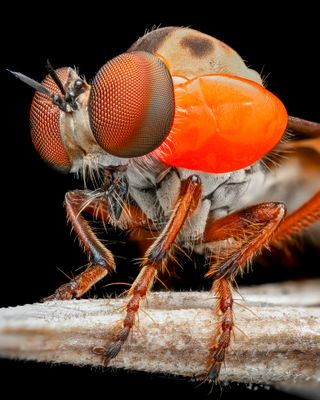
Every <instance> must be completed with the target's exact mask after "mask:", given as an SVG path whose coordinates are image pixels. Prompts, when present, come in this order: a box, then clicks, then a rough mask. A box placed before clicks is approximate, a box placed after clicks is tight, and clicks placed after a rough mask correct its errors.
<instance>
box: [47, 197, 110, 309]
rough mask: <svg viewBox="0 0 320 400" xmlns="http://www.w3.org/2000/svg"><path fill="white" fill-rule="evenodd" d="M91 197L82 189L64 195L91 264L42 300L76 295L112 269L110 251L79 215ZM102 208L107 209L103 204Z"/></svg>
mask: <svg viewBox="0 0 320 400" xmlns="http://www.w3.org/2000/svg"><path fill="white" fill-rule="evenodd" d="M91 198H92V194H91V193H90V192H86V191H81V190H74V191H70V192H68V193H67V194H66V196H65V208H66V212H67V217H68V219H69V221H70V223H71V225H72V228H73V230H74V231H75V233H76V235H77V237H78V239H79V242H80V244H81V245H82V247H83V249H84V251H85V252H86V253H88V257H89V260H90V262H91V265H90V266H89V267H88V268H87V269H86V270H85V271H84V272H82V273H81V274H79V275H77V276H75V277H74V278H73V279H71V280H70V282H69V283H66V284H64V285H62V286H60V287H59V288H58V289H57V290H56V291H55V292H54V294H53V295H51V296H49V297H46V298H45V299H44V300H45V301H47V300H68V299H72V298H73V297H76V298H79V297H81V296H82V295H83V294H84V293H86V292H87V291H88V290H89V289H90V288H91V287H92V286H93V285H94V284H95V283H97V282H98V281H99V280H101V279H102V278H104V277H105V276H106V275H107V274H108V273H109V272H111V271H114V270H115V262H114V258H113V255H112V253H111V252H110V251H109V250H108V249H107V248H106V247H105V246H104V245H103V244H102V243H101V242H100V240H99V239H98V238H97V236H96V235H95V233H94V232H93V230H92V228H91V227H90V225H89V223H88V222H87V221H86V220H85V218H84V217H83V216H82V215H81V213H82V212H83V211H84V210H86V202H88V204H89V205H91V207H93V205H92V202H91ZM101 201H102V200H101ZM104 211H105V212H106V211H107V208H106V207H104Z"/></svg>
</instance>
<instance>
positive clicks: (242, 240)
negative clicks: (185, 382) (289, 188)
mask: <svg viewBox="0 0 320 400" xmlns="http://www.w3.org/2000/svg"><path fill="white" fill-rule="evenodd" d="M284 216H285V206H284V205H283V204H282V203H262V204H258V205H255V206H252V207H248V208H246V209H243V210H240V211H237V212H234V213H232V214H230V215H227V216H226V217H224V218H221V219H219V220H217V221H211V222H210V221H209V222H208V224H207V228H206V231H205V235H204V237H205V242H217V241H224V240H227V239H232V242H231V243H227V244H226V245H223V244H222V246H221V249H220V250H219V252H218V254H215V255H212V257H211V259H210V264H211V265H210V269H209V271H208V273H207V276H208V277H212V278H213V279H214V282H213V285H212V291H213V293H214V295H215V297H216V298H217V303H216V309H215V312H216V313H218V314H220V315H221V319H220V321H219V323H218V325H217V328H216V332H215V335H214V340H213V341H212V343H211V344H210V348H209V350H210V355H209V360H208V374H207V379H208V380H210V381H211V380H213V381H217V380H218V378H219V373H220V369H221V365H222V363H223V361H224V358H225V352H226V350H227V348H228V346H229V344H230V340H231V334H232V330H233V326H234V321H233V311H232V306H233V296H232V285H231V282H232V280H233V279H234V278H235V276H236V275H237V274H238V273H239V272H242V271H243V269H244V267H245V266H246V265H247V264H248V262H249V261H250V260H251V259H252V257H253V256H255V255H256V254H258V253H259V252H260V251H261V250H262V248H263V247H264V246H266V245H268V243H269V242H270V240H271V237H272V235H273V233H274V232H275V231H276V229H277V228H278V226H279V224H280V223H281V221H282V220H283V218H284Z"/></svg>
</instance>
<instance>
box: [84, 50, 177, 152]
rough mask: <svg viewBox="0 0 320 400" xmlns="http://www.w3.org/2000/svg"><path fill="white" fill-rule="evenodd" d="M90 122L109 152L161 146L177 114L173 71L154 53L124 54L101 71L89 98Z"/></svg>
mask: <svg viewBox="0 0 320 400" xmlns="http://www.w3.org/2000/svg"><path fill="white" fill-rule="evenodd" d="M89 117H90V125H91V129H92V132H93V134H94V137H95V139H96V140H97V142H98V143H99V145H100V146H101V147H102V148H103V149H104V150H106V151H107V152H108V153H110V154H112V155H115V156H118V157H125V158H130V157H139V156H143V155H145V154H148V153H150V152H151V151H152V150H154V149H155V148H157V147H158V146H159V145H160V144H161V143H162V142H163V141H164V139H165V138H166V137H167V135H168V134H169V131H170V128H171V125H172V122H173V117H174V92H173V83H172V78H171V75H170V73H169V71H168V69H167V67H166V66H165V65H164V63H163V62H162V61H161V60H160V59H159V58H158V57H156V56H154V55H152V54H150V53H146V52H142V51H138V52H132V53H125V54H121V55H120V56H118V57H116V58H114V59H112V60H111V61H109V62H108V63H107V64H105V65H104V66H103V67H102V68H101V69H100V71H99V72H98V73H97V75H96V77H95V79H94V82H93V84H92V88H91V93H90V99H89Z"/></svg>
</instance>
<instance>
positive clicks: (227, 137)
mask: <svg viewBox="0 0 320 400" xmlns="http://www.w3.org/2000/svg"><path fill="white" fill-rule="evenodd" d="M48 70H49V74H48V75H47V76H46V78H45V79H44V80H43V82H42V83H41V84H40V83H37V82H35V81H34V80H32V79H30V78H28V77H26V76H24V75H22V74H20V73H14V74H15V75H16V76H17V77H18V78H20V79H21V80H23V81H24V82H26V83H28V84H29V85H31V86H32V87H33V88H35V89H36V93H35V96H34V99H33V102H32V107H31V136H32V141H33V143H34V146H35V148H36V149H37V151H38V152H39V154H40V156H41V157H42V158H43V159H44V160H45V161H46V162H47V163H49V164H51V165H52V166H54V167H56V168H58V169H60V170H62V171H66V172H79V171H80V172H83V174H84V175H86V173H87V170H88V172H89V173H90V172H92V170H98V171H100V172H101V174H102V175H103V177H104V181H103V184H102V185H101V187H99V188H97V189H96V190H95V191H89V190H74V191H70V192H68V193H67V194H66V197H65V208H66V212H67V216H68V219H69V221H70V223H71V225H72V228H73V230H74V231H75V233H76V235H77V237H78V239H79V241H80V244H81V245H82V246H83V248H84V250H85V252H86V253H87V254H88V257H89V263H90V264H89V267H88V268H87V269H86V270H85V271H84V272H82V273H81V274H79V275H77V276H76V277H75V278H73V279H72V280H71V281H70V282H69V283H67V284H65V285H63V286H61V287H60V288H58V289H57V290H56V292H55V293H54V294H53V295H52V296H50V297H48V299H49V300H50V299H62V300H65V299H71V298H73V297H76V298H79V297H81V296H82V295H83V294H84V293H86V292H87V291H88V290H89V289H90V288H91V287H92V286H93V285H94V284H95V283H96V282H98V281H99V280H100V279H102V278H104V277H105V276H106V275H107V274H108V273H109V272H112V271H113V270H114V269H115V262H114V258H113V255H112V253H111V252H110V251H109V250H108V248H107V247H105V246H104V245H103V244H102V242H101V241H100V240H99V238H98V237H97V236H96V234H95V232H94V231H93V230H92V228H91V227H90V225H89V223H88V222H87V220H86V219H85V218H84V216H83V214H84V213H86V214H87V215H88V214H91V215H94V216H96V217H98V218H100V219H101V220H102V221H104V222H106V223H109V224H112V225H113V226H115V227H117V228H121V229H124V230H127V231H128V232H129V240H130V239H131V240H137V239H139V240H141V241H142V242H143V243H144V245H146V244H147V247H146V251H145V252H144V256H143V261H142V265H141V271H140V273H139V275H138V277H137V278H136V280H135V281H134V283H133V284H132V287H131V289H130V291H129V297H128V302H127V306H126V311H125V315H124V318H123V320H122V321H121V323H120V324H118V325H117V327H116V328H115V331H114V337H113V339H112V340H111V342H110V343H106V345H105V347H102V348H95V349H94V351H95V353H97V354H99V355H100V356H102V357H103V360H104V363H105V364H106V365H107V364H108V363H109V361H110V360H111V359H112V358H114V357H116V355H117V354H118V353H119V352H120V351H121V347H122V345H123V343H124V342H125V341H126V340H127V338H128V336H129V333H130V331H131V329H132V328H133V326H134V322H135V317H136V314H137V312H138V310H139V308H140V303H141V300H142V299H143V298H145V296H146V295H147V293H148V291H149V290H150V289H151V287H152V284H153V282H154V280H155V278H156V276H157V275H158V274H159V273H164V272H165V271H166V268H168V260H169V259H170V258H171V257H172V255H173V253H174V251H175V249H176V248H177V247H181V248H184V249H187V250H188V251H192V252H197V253H201V254H204V255H206V257H207V265H206V266H205V268H204V271H205V273H206V276H207V277H209V278H210V279H212V281H213V284H212V293H213V295H214V296H215V297H216V299H217V304H216V308H215V310H214V312H216V313H218V314H219V316H220V322H219V324H218V325H217V326H213V327H212V340H211V343H210V344H208V347H209V358H208V360H204V363H205V362H207V379H208V380H213V381H217V380H218V377H219V372H220V369H221V365H222V363H223V361H224V359H225V353H226V350H227V348H228V346H229V344H230V340H231V335H232V331H233V329H234V321H233V294H232V285H231V283H232V280H233V279H234V278H235V276H236V275H237V274H238V273H239V272H242V271H243V270H244V268H245V266H246V265H247V264H248V262H249V261H250V260H251V259H252V258H253V257H254V256H255V255H257V254H259V253H260V252H261V250H262V249H263V248H264V247H265V246H266V245H268V246H270V247H271V248H274V247H275V246H278V247H279V246H281V245H283V244H284V243H285V242H286V241H288V240H289V239H290V238H291V237H292V236H294V235H297V234H299V233H300V232H302V231H303V230H305V229H307V228H309V227H310V226H311V225H312V224H313V223H315V222H316V221H318V220H319V219H320V162H319V160H320V156H319V153H317V152H316V151H315V150H316V149H319V137H320V125H319V124H317V123H313V122H309V121H304V120H301V119H298V118H293V117H288V116H287V112H286V110H285V107H284V106H283V104H282V103H281V101H280V100H279V99H278V98H277V97H276V96H274V95H273V94H272V93H270V92H269V91H268V90H266V89H265V88H264V87H263V84H262V80H261V78H260V76H259V74H258V73H256V72H255V71H253V70H251V69H249V68H247V67H246V65H245V64H244V62H243V60H242V59H241V57H240V56H239V55H238V54H237V53H236V52H235V51H234V50H232V49H231V48H230V47H228V46H227V45H225V44H224V43H222V42H220V41H219V40H217V39H215V38H213V37H210V36H208V35H205V34H203V33H200V32H197V31H195V30H192V29H188V28H175V27H168V28H161V29H157V30H154V31H151V32H149V33H148V34H146V35H144V36H143V37H142V38H140V39H139V40H138V41H137V42H135V43H134V44H133V45H132V46H131V48H130V49H129V50H128V52H127V53H124V54H122V55H120V56H118V57H116V58H114V59H113V60H111V61H109V62H107V63H106V64H105V65H104V66H103V67H102V68H101V69H100V71H99V72H98V73H97V75H96V77H95V78H94V80H93V82H92V85H91V86H90V85H89V84H87V83H86V82H85V81H84V80H83V79H81V78H80V77H79V76H78V75H77V73H76V71H75V70H73V69H71V68H60V69H58V70H54V69H53V68H52V67H51V65H50V64H49V65H48ZM288 129H289V130H291V131H296V132H300V134H302V135H303V134H304V135H307V136H305V138H306V140H302V141H300V142H296V141H293V138H294V137H293V136H291V142H290V141H287V143H285V141H284V140H283V138H284V137H285V132H286V131H287V130H288ZM309 137H311V139H310V140H307V139H308V138H309ZM289 139H290V138H289ZM289 139H287V140H289ZM290 146H295V147H296V148H297V150H296V152H295V153H294V154H293V155H292V156H291V157H290V158H289V159H288V160H286V161H285V160H284V161H283V162H282V163H280V164H279V166H274V165H272V163H270V162H269V161H268V156H269V155H270V154H271V155H272V154H281V152H282V151H283V150H284V149H285V148H286V147H290ZM306 147H309V150H310V151H312V156H311V155H310V153H309V155H308V168H307V169H308V172H306V170H305V169H304V164H303V162H301V160H302V159H303V156H302V155H301V154H300V153H299V152H300V150H301V149H300V150H299V148H306ZM318 151H319V150H318ZM266 164H268V168H266ZM310 171H311V172H310ZM301 177H303V178H305V179H301ZM284 182H285V184H284ZM293 193H294V195H293ZM297 193H299V196H300V194H301V195H302V197H299V199H298V200H299V201H297V198H296V194H297ZM284 201H285V203H286V204H285V203H284ZM297 203H299V204H298V205H297ZM287 208H288V211H289V213H288V216H286V209H287ZM142 247H143V246H142Z"/></svg>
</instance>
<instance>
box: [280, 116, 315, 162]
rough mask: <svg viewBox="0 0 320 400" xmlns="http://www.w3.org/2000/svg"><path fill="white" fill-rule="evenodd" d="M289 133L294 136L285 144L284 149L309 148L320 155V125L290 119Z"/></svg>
mask: <svg viewBox="0 0 320 400" xmlns="http://www.w3.org/2000/svg"><path fill="white" fill-rule="evenodd" d="M288 131H289V132H293V133H294V135H293V136H292V137H291V138H290V140H289V141H288V142H287V143H285V144H284V148H286V149H297V148H307V149H312V150H314V151H316V152H317V153H318V154H320V123H318V122H311V121H306V120H305V119H301V118H297V117H289V118H288Z"/></svg>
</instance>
